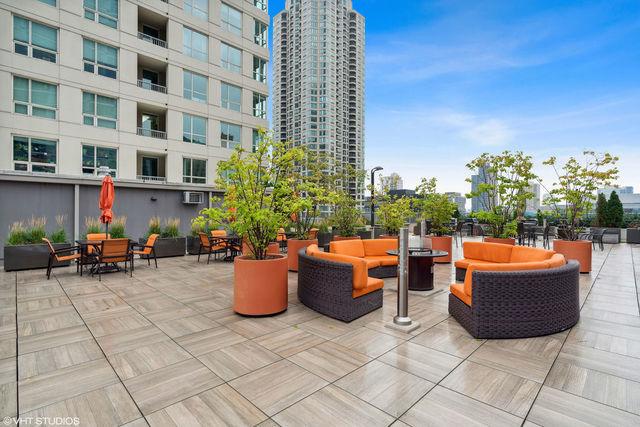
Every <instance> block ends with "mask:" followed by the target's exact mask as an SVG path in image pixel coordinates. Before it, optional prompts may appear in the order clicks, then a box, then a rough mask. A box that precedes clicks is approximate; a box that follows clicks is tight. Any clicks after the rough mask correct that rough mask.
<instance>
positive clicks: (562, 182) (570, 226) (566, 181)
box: [541, 151, 619, 240]
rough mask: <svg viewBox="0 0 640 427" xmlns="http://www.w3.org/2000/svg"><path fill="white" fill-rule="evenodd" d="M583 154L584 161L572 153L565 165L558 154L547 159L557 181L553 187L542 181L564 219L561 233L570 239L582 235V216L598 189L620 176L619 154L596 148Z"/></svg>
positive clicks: (551, 202) (550, 200)
mask: <svg viewBox="0 0 640 427" xmlns="http://www.w3.org/2000/svg"><path fill="white" fill-rule="evenodd" d="M583 156H584V160H583V161H582V162H580V161H578V160H577V159H576V158H575V157H570V158H569V159H568V160H567V161H566V163H565V164H564V165H562V166H559V165H558V160H557V158H556V157H555V156H553V157H550V158H549V159H547V160H545V161H544V162H543V163H544V164H545V165H547V166H550V167H551V168H552V169H553V171H554V173H555V175H556V182H554V183H553V184H552V185H551V187H550V188H547V187H546V186H544V185H543V184H542V183H541V185H542V186H543V187H544V188H545V190H546V191H547V192H548V193H549V197H548V198H547V203H548V204H549V205H551V206H552V207H553V208H554V210H555V211H556V213H557V215H558V217H559V218H562V220H563V222H564V227H563V230H562V231H563V233H562V235H561V237H563V238H565V239H567V240H577V239H578V235H579V232H580V220H581V219H582V218H583V217H584V216H585V214H586V213H588V212H589V211H590V210H591V208H592V206H593V201H594V199H595V197H594V193H595V192H596V190H597V189H598V188H602V187H604V186H610V185H612V184H613V181H615V180H616V179H617V178H618V168H617V167H616V163H617V162H618V160H619V158H618V157H616V156H612V155H611V154H609V153H604V154H597V153H596V152H595V151H584V152H583Z"/></svg>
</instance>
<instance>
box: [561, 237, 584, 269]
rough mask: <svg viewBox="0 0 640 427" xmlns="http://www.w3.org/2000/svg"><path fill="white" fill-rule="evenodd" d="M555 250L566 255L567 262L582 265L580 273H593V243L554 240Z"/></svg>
mask: <svg viewBox="0 0 640 427" xmlns="http://www.w3.org/2000/svg"><path fill="white" fill-rule="evenodd" d="M553 250H554V251H556V252H558V253H559V254H562V255H564V257H565V258H566V259H567V260H570V259H575V260H576V261H578V262H579V263H580V273H590V272H591V242H590V241H588V240H574V241H571V240H554V241H553Z"/></svg>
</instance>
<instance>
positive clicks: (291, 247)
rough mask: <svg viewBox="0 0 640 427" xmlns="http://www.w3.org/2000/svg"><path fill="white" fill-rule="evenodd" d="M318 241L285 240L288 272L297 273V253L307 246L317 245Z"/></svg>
mask: <svg viewBox="0 0 640 427" xmlns="http://www.w3.org/2000/svg"><path fill="white" fill-rule="evenodd" d="M317 244H318V239H307V240H298V239H289V240H287V258H288V260H289V261H288V262H289V271H298V251H299V250H300V249H302V248H306V247H307V246H311V245H317Z"/></svg>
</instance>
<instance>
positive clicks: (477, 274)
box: [449, 260, 580, 338]
mask: <svg viewBox="0 0 640 427" xmlns="http://www.w3.org/2000/svg"><path fill="white" fill-rule="evenodd" d="M579 276H580V273H579V264H578V262H577V261H573V260H572V261H569V263H568V264H566V265H564V266H562V267H558V268H551V269H548V270H527V271H504V272H502V271H501V272H498V271H474V272H473V293H472V303H471V307H469V306H468V305H466V304H465V303H463V302H462V301H461V300H460V299H458V298H457V297H456V296H454V295H453V294H449V313H450V314H451V315H452V316H453V317H454V318H455V319H456V320H457V321H458V322H459V323H460V324H461V325H462V326H464V328H465V329H466V330H467V331H469V333H470V334H471V335H473V336H474V337H475V338H525V337H535V336H540V335H548V334H554V333H556V332H560V331H564V330H565V329H568V328H570V327H572V326H573V325H575V324H576V323H577V322H578V319H579V318H580V304H579V299H578V281H579Z"/></svg>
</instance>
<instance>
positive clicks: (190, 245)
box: [187, 236, 200, 255]
mask: <svg viewBox="0 0 640 427" xmlns="http://www.w3.org/2000/svg"><path fill="white" fill-rule="evenodd" d="M199 248H200V239H199V238H198V237H193V236H187V253H188V254H189V255H198V249H199Z"/></svg>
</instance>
